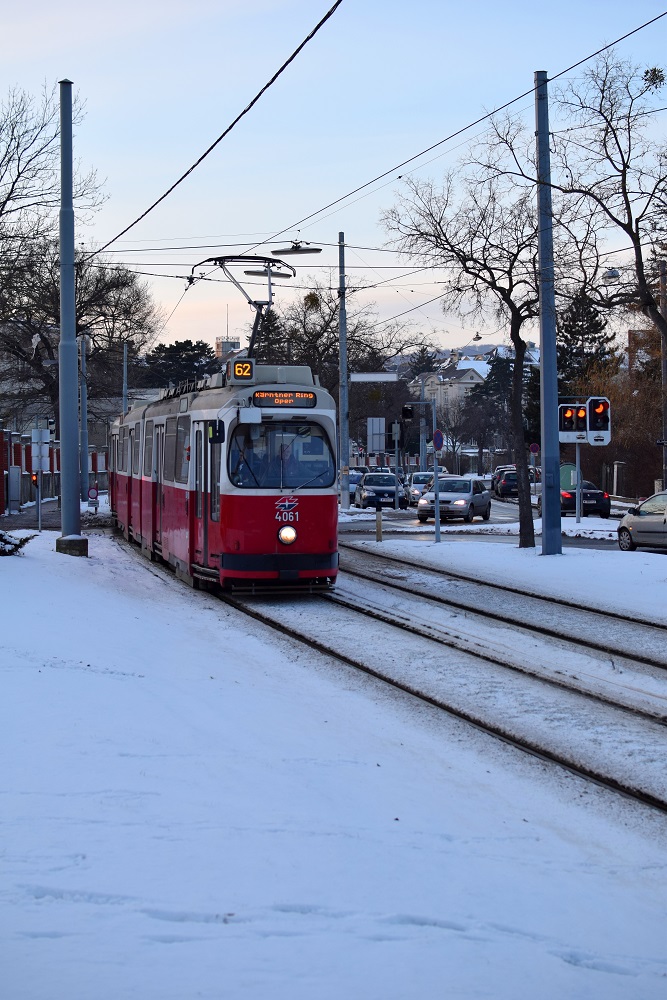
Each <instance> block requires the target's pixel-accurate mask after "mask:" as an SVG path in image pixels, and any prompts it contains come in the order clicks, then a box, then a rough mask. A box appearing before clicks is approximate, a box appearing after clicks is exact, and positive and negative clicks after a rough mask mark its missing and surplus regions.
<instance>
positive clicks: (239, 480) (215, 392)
mask: <svg viewBox="0 0 667 1000" xmlns="http://www.w3.org/2000/svg"><path fill="white" fill-rule="evenodd" d="M110 454H111V463H110V466H111V467H110V494H111V495H110V500H111V508H112V511H113V512H114V515H115V518H116V523H117V525H118V527H119V528H121V529H122V531H123V533H124V534H125V536H126V538H128V539H134V540H135V541H136V542H138V543H139V544H140V545H141V548H142V551H143V552H144V553H145V554H146V555H147V556H148V557H149V558H151V559H153V558H156V557H160V558H162V559H163V560H164V561H165V562H168V563H169V564H170V565H171V566H173V567H174V569H175V571H176V573H177V575H178V576H179V577H181V578H183V579H186V580H188V581H190V582H192V583H194V584H197V583H198V582H200V581H207V582H210V583H219V584H222V585H223V586H227V587H230V586H240V587H247V586H253V587H256V586H258V585H261V584H268V585H270V586H280V585H286V584H290V585H294V584H297V585H305V586H309V587H311V588H312V587H327V586H330V585H331V584H332V583H333V582H334V581H335V578H336V574H337V572H338V540H337V527H338V520H337V518H338V493H337V482H336V461H335V455H336V412H335V403H334V400H333V398H332V397H331V396H330V394H329V393H328V392H326V391H325V390H324V389H322V388H321V387H320V386H319V385H318V384H317V382H316V380H315V379H314V378H313V376H312V373H311V371H310V368H306V367H302V366H296V365H290V366H282V367H279V366H275V365H259V364H258V365H256V364H255V362H254V361H253V360H252V359H249V358H239V359H236V360H234V361H233V362H228V364H227V368H226V372H225V373H221V374H219V375H214V376H212V377H210V378H208V379H204V380H202V381H200V382H197V383H196V384H195V383H189V384H187V385H182V386H179V387H178V388H177V389H169V390H163V392H162V394H161V398H160V399H159V400H157V401H156V402H153V403H146V404H139V405H137V406H135V407H133V408H132V409H131V410H130V411H129V412H128V413H126V414H125V415H124V416H121V417H119V418H118V419H117V420H115V421H114V423H113V424H112V427H111V448H110Z"/></svg>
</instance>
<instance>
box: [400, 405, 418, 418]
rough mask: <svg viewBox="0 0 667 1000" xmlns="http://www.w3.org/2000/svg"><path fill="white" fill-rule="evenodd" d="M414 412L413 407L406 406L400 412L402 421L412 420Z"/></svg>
mask: <svg viewBox="0 0 667 1000" xmlns="http://www.w3.org/2000/svg"><path fill="white" fill-rule="evenodd" d="M414 412H415V411H414V407H413V406H410V405H408V404H406V405H405V406H404V407H403V409H402V410H401V417H402V418H403V420H412V418H413V416H414Z"/></svg>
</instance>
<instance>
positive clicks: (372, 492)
mask: <svg viewBox="0 0 667 1000" xmlns="http://www.w3.org/2000/svg"><path fill="white" fill-rule="evenodd" d="M364 496H366V497H374V496H375V490H364Z"/></svg>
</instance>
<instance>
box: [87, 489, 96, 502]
mask: <svg viewBox="0 0 667 1000" xmlns="http://www.w3.org/2000/svg"><path fill="white" fill-rule="evenodd" d="M88 499H89V500H97V490H96V489H95V487H94V486H91V487H90V489H89V490H88Z"/></svg>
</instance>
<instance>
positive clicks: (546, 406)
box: [535, 70, 563, 556]
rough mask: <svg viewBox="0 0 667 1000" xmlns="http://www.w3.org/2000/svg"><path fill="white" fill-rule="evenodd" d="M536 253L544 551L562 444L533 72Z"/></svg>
mask: <svg viewBox="0 0 667 1000" xmlns="http://www.w3.org/2000/svg"><path fill="white" fill-rule="evenodd" d="M535 119H536V133H537V208H538V257H539V270H540V375H541V378H540V403H541V433H542V555H543V556H549V555H560V554H561V552H562V551H563V549H562V540H561V524H560V446H559V443H558V374H557V372H558V369H557V364H556V299H555V291H554V256H553V218H552V208H551V164H550V158H549V104H548V93H547V74H546V72H545V71H544V70H537V72H536V73H535Z"/></svg>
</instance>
